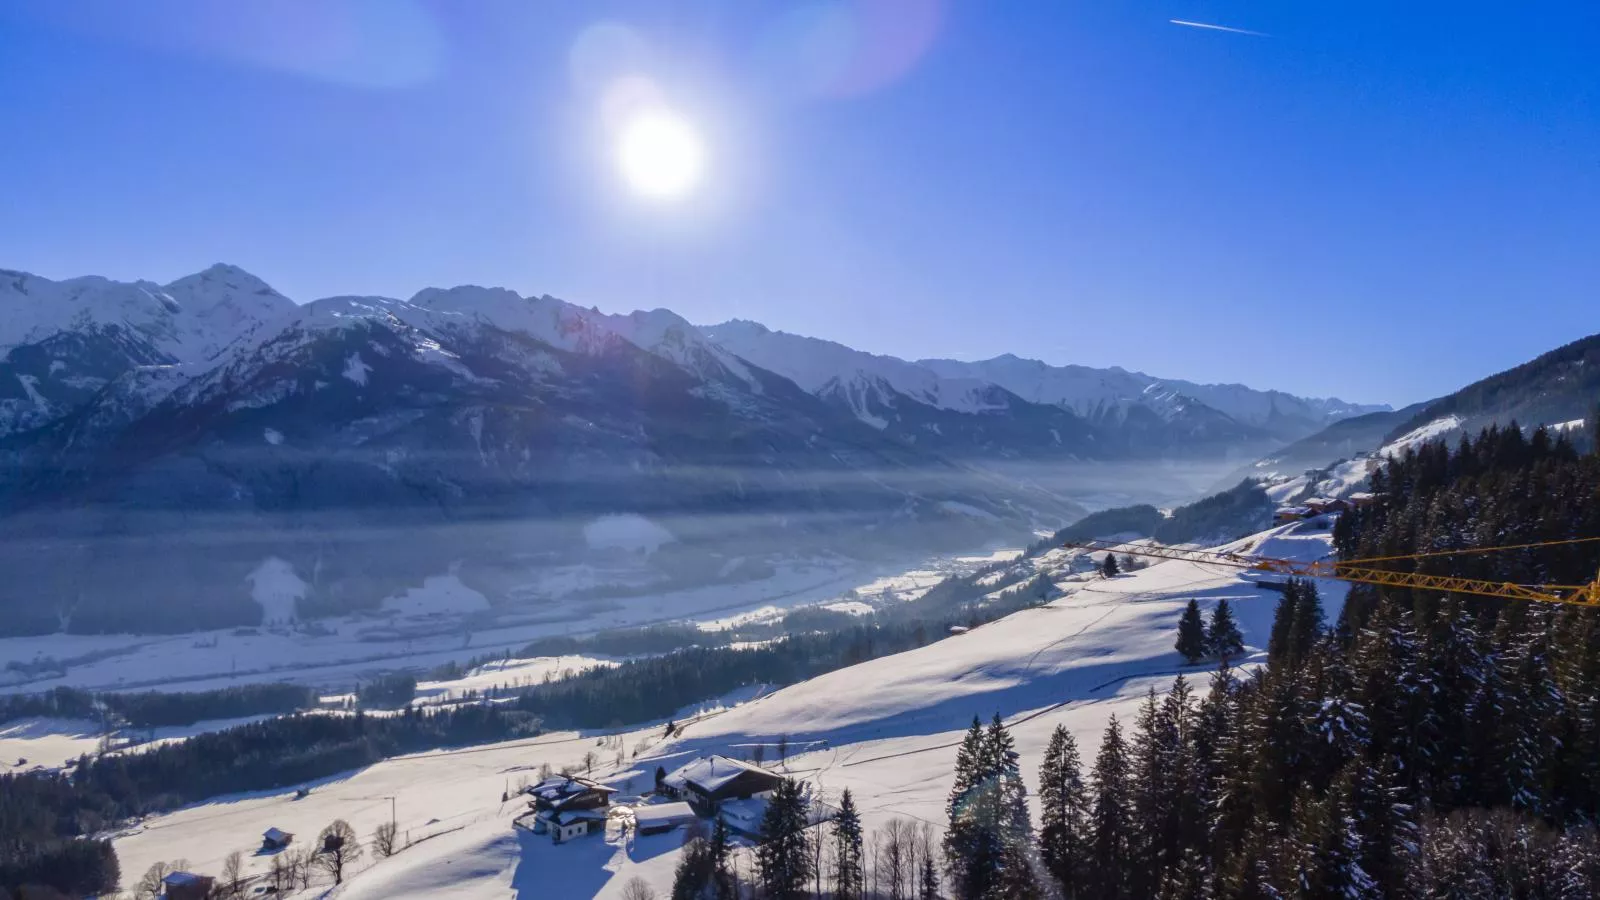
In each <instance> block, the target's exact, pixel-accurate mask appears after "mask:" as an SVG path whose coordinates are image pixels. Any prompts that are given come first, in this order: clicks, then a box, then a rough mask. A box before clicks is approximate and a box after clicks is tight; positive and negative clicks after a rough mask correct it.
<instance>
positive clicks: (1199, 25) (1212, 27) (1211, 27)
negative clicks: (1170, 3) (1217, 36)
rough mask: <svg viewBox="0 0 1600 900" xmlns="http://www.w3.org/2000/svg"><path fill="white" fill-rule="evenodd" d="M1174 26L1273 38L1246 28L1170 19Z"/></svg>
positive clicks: (1262, 32)
mask: <svg viewBox="0 0 1600 900" xmlns="http://www.w3.org/2000/svg"><path fill="white" fill-rule="evenodd" d="M1167 21H1168V22H1171V23H1172V24H1174V25H1183V26H1185V27H1187V28H1205V29H1207V30H1210V31H1226V32H1228V33H1229V34H1248V35H1250V36H1251V37H1271V36H1272V35H1270V34H1267V33H1266V32H1264V31H1250V30H1249V29H1246V28H1229V27H1228V26H1226V25H1212V24H1210V23H1209V22H1186V21H1184V20H1183V19H1168V20H1167Z"/></svg>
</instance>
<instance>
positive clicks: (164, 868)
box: [133, 862, 172, 900]
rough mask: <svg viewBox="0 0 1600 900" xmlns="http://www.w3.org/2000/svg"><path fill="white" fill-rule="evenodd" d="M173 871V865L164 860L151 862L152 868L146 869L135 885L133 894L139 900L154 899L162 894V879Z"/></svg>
mask: <svg viewBox="0 0 1600 900" xmlns="http://www.w3.org/2000/svg"><path fill="white" fill-rule="evenodd" d="M171 871H172V867H171V866H169V865H167V864H166V863H164V862H156V863H151V864H150V868H148V869H145V870H144V874H143V875H141V876H140V877H139V882H138V883H137V884H135V885H134V886H133V896H134V897H135V898H137V900H153V898H155V897H159V896H161V892H162V891H163V890H164V887H163V885H162V884H161V879H163V878H165V877H167V873H168V872H171Z"/></svg>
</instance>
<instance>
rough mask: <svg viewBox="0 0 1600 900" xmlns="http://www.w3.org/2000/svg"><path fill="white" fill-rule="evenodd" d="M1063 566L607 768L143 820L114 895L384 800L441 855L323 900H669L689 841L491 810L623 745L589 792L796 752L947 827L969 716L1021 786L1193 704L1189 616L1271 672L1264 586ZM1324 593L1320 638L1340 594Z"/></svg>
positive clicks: (1318, 535) (460, 773) (1300, 528)
mask: <svg viewBox="0 0 1600 900" xmlns="http://www.w3.org/2000/svg"><path fill="white" fill-rule="evenodd" d="M1227 549H1229V550H1232V551H1236V552H1245V553H1251V552H1256V553H1261V554H1264V555H1271V556H1277V557H1287V558H1294V559H1300V560H1314V559H1318V558H1321V557H1323V556H1325V555H1327V554H1328V553H1329V552H1331V545H1330V537H1329V534H1328V532H1327V531H1326V530H1319V529H1316V528H1315V527H1314V526H1312V524H1311V523H1307V522H1301V523H1296V524H1293V525H1287V526H1283V527H1281V528H1276V529H1272V530H1270V531H1266V532H1262V533H1261V534H1258V535H1255V536H1253V537H1250V538H1247V539H1244V540H1242V541H1238V542H1235V543H1233V544H1229V545H1227ZM1070 562H1071V554H1069V553H1067V552H1065V551H1057V552H1054V553H1051V554H1046V555H1045V556H1043V557H1040V558H1039V559H1038V560H1036V561H1035V564H1036V565H1038V566H1039V567H1040V568H1041V569H1042V570H1044V571H1054V572H1056V573H1057V575H1058V577H1059V581H1058V582H1057V583H1058V587H1059V588H1060V590H1061V596H1060V597H1059V598H1057V599H1055V600H1053V601H1052V602H1050V603H1049V604H1047V605H1045V606H1042V607H1039V608H1035V609H1030V610H1026V611H1023V612H1019V613H1016V614H1014V615H1011V616H1009V617H1007V618H1005V619H1002V620H999V621H997V622H993V623H990V624H988V625H984V626H982V627H979V628H976V629H973V630H972V631H970V632H968V633H966V634H962V635H958V636H952V637H950V638H947V639H945V640H941V641H938V642H936V643H932V644H929V645H927V646H925V647H922V648H919V649H917V650H913V651H909V652H906V653H901V654H898V655H894V656H889V657H884V658H881V659H876V660H871V661H869V662H865V663H862V664H859V665H856V666H853V667H850V668H847V669H842V670H839V671H836V672H832V673H829V674H827V675H823V676H821V677H818V678H816V679H813V680H811V681H808V682H804V683H801V684H797V685H793V686H790V687H787V688H784V689H782V690H778V691H775V692H772V693H770V694H768V695H766V696H763V697H760V698H759V699H755V700H751V701H749V702H745V703H742V704H740V705H737V706H734V707H732V708H729V709H726V710H723V711H716V712H712V713H711V714H708V715H704V716H701V717H698V718H696V719H694V720H693V721H690V722H688V723H687V724H685V725H684V727H683V728H682V729H681V731H680V732H679V734H678V735H677V736H675V737H673V738H671V739H662V738H661V737H660V736H661V732H662V729H661V728H660V727H659V726H651V727H648V728H640V729H636V730H633V731H630V732H628V733H626V734H623V735H621V736H619V737H618V738H616V739H613V743H611V745H610V746H608V747H607V748H604V749H602V748H599V747H597V746H596V740H598V739H599V737H598V736H596V735H578V734H572V733H567V734H559V735H556V734H552V735H547V736H542V737H539V738H536V739H531V740H526V741H516V742H510V743H506V744H498V745H492V746H488V747H479V748H470V749H467V750H460V751H446V752H437V753H429V754H420V755H417V756H412V757H406V758H402V759H396V760H390V761H386V762H384V763H380V764H378V765H375V766H372V767H370V768H368V769H365V770H362V771H360V772H357V773H354V774H352V775H349V776H347V777H344V778H340V779H333V780H330V781H329V782H328V783H327V784H324V785H321V786H318V787H317V788H316V789H315V790H314V791H313V793H312V794H311V795H310V796H309V797H307V798H305V799H304V800H299V801H296V800H292V799H291V797H292V794H277V795H273V796H261V797H249V798H238V799H232V800H227V801H223V802H216V803H208V804H204V805H201V806H197V807H193V808H190V809H186V810H182V811H179V812H176V813H172V814H168V815H163V816H157V817H153V818H152V819H150V820H149V821H147V822H145V823H144V825H143V827H142V828H140V829H139V830H137V831H136V832H134V833H131V834H129V835H126V836H123V837H120V838H118V840H117V845H116V846H117V851H118V853H119V854H120V855H121V856H122V859H123V872H124V876H125V880H126V881H129V882H130V883H131V881H132V880H133V879H136V878H137V877H138V875H139V874H140V873H141V872H142V871H143V870H144V868H145V867H146V866H148V865H149V864H150V862H152V861H154V860H157V859H171V858H176V857H179V856H186V857H188V858H189V859H190V860H191V862H193V863H194V864H195V867H196V868H198V869H200V870H215V869H216V868H217V867H218V866H220V861H221V859H222V857H223V856H225V855H226V853H227V852H228V851H229V850H230V849H245V850H247V851H248V850H249V849H251V848H253V847H254V846H255V844H256V843H257V842H258V840H259V834H260V832H261V831H263V830H265V829H266V828H267V827H269V826H276V827H279V828H283V829H285V830H289V831H296V832H297V833H300V834H314V833H315V832H316V831H317V830H318V829H320V828H321V827H322V826H323V825H325V824H326V823H327V822H329V821H331V820H332V819H333V818H335V817H341V816H342V817H344V818H346V819H349V820H350V821H351V823H352V824H353V825H355V827H356V830H357V831H358V832H360V833H361V834H362V835H367V834H370V833H371V830H372V828H373V827H375V826H376V825H377V824H378V823H379V822H381V821H384V820H386V819H387V817H388V815H389V802H388V800H386V799H384V798H386V797H388V796H394V797H397V798H398V799H397V806H398V809H399V820H400V824H401V830H402V833H404V832H406V831H408V830H409V831H411V832H412V834H413V839H414V840H415V838H416V837H417V836H418V835H424V834H438V835H439V836H438V837H433V838H430V839H429V840H426V841H423V842H421V843H418V844H416V845H414V846H412V847H410V848H408V849H406V850H405V851H404V852H402V853H400V854H399V855H397V856H395V857H393V858H392V859H388V860H383V861H378V862H372V861H370V860H369V861H367V862H365V863H364V865H366V866H367V868H365V869H364V870H363V871H362V872H360V873H359V874H357V875H356V876H355V877H353V878H351V879H350V880H349V881H347V883H346V884H345V885H344V886H343V887H342V888H340V889H339V890H338V891H335V892H334V893H333V894H332V895H330V896H336V897H341V898H376V897H385V898H418V900H420V898H425V897H460V898H478V897H483V898H489V897H523V898H531V897H535V896H539V897H552V896H559V897H569V896H570V897H581V896H591V895H593V896H602V897H617V896H620V894H621V891H622V888H623V885H624V884H625V883H626V882H627V881H628V880H629V879H630V878H633V877H635V876H637V877H641V878H644V879H645V880H646V881H647V882H649V883H650V884H652V886H654V887H655V888H656V890H657V891H658V892H659V893H662V894H665V893H666V892H667V890H668V889H669V888H670V886H671V879H672V872H673V868H674V866H675V865H676V858H677V855H678V846H679V844H680V842H681V834H679V833H669V834H666V835H661V836H655V837H649V838H638V839H634V840H630V841H627V842H623V841H622V840H621V838H620V837H619V836H618V835H617V834H615V833H612V834H610V835H608V836H607V837H606V838H604V839H602V838H593V837H591V838H586V839H581V840H576V841H573V842H571V843H568V844H565V845H562V846H553V845H551V844H550V843H549V842H548V841H547V840H545V839H544V838H534V837H530V836H526V835H522V834H519V833H516V832H515V831H514V829H513V828H512V827H511V818H512V817H513V816H514V815H515V814H516V812H518V811H520V804H517V803H514V802H513V803H510V804H502V803H501V802H500V793H501V791H502V790H503V789H504V788H505V786H506V785H511V786H512V787H513V788H514V787H515V784H516V783H517V781H518V779H519V778H525V777H528V778H531V777H532V776H533V775H534V774H535V772H536V770H537V768H538V767H539V766H540V765H541V764H543V763H549V764H550V765H552V766H554V767H556V768H559V767H560V766H562V765H570V764H574V763H576V762H578V761H579V760H581V759H582V757H583V755H584V754H585V753H586V752H589V751H591V750H593V751H596V752H599V753H600V754H601V756H602V759H605V760H610V759H612V758H613V757H614V755H615V749H614V748H615V747H616V746H621V747H623V748H625V749H626V750H627V751H628V753H629V754H630V755H631V754H632V753H633V751H635V750H637V751H638V753H637V756H636V757H635V758H634V759H632V760H631V761H630V762H628V763H626V764H624V765H623V766H620V767H615V766H613V765H612V764H611V763H609V762H606V763H602V765H601V766H600V767H598V768H597V769H596V770H595V775H596V777H599V778H601V779H603V780H606V781H608V782H609V783H611V784H612V785H613V786H615V787H618V788H619V789H620V790H621V792H622V795H624V796H625V795H627V794H630V793H637V792H638V791H640V790H641V789H643V788H645V787H646V786H647V785H648V784H649V783H650V782H651V780H652V777H653V773H654V771H655V769H656V767H657V766H665V767H666V768H667V769H668V770H671V769H673V768H675V767H676V766H679V765H682V764H683V763H685V762H688V761H690V760H692V759H694V758H696V757H697V756H700V755H702V754H707V753H727V754H730V755H735V756H739V757H741V758H747V757H748V756H749V755H750V750H751V748H752V747H753V746H754V745H756V744H765V745H767V747H768V752H767V754H766V755H767V758H768V759H769V760H772V759H773V758H775V757H776V753H775V752H774V751H773V748H772V745H773V744H776V743H777V741H778V739H779V738H780V737H786V738H787V740H788V743H789V746H790V747H791V753H790V755H789V757H788V759H787V760H786V761H785V762H784V763H782V764H780V768H783V769H787V771H788V772H790V773H791V774H793V775H794V776H795V777H798V778H803V779H805V780H806V781H808V782H809V783H810V787H811V790H812V792H813V795H814V796H817V797H820V798H821V799H823V800H825V801H826V800H835V799H837V797H838V795H839V793H840V792H842V791H843V790H844V789H846V788H849V789H850V790H851V791H852V793H853V794H854V795H855V797H856V800H857V804H858V805H859V806H860V808H861V809H862V810H863V818H864V820H865V822H866V824H867V826H868V827H869V828H877V827H881V826H882V825H883V824H884V823H886V822H887V821H888V820H890V819H892V818H895V817H902V818H907V819H911V820H914V821H919V822H928V823H930V824H931V825H933V826H934V827H935V828H939V827H941V826H942V822H943V819H944V804H945V797H946V794H947V793H948V791H949V789H950V783H951V776H952V770H953V766H954V762H955V753H956V746H957V744H958V743H959V741H960V739H961V737H962V734H963V732H964V730H965V729H966V727H967V725H968V724H969V723H970V722H971V721H972V718H973V716H979V717H981V718H983V719H985V720H987V719H988V718H989V717H990V716H992V715H993V714H995V713H996V712H998V713H999V714H1000V715H1001V716H1003V717H1004V719H1005V720H1006V722H1007V723H1008V724H1009V726H1010V728H1011V731H1012V733H1013V735H1014V737H1015V739H1016V742H1017V748H1018V751H1019V752H1020V753H1021V755H1022V759H1023V767H1024V771H1025V772H1026V774H1027V775H1028V777H1029V779H1030V781H1031V780H1032V778H1033V777H1034V774H1035V772H1036V770H1037V768H1038V765H1039V762H1040V761H1041V760H1042V758H1043V755H1044V748H1045V745H1046V743H1047V741H1048V739H1049V735H1050V732H1051V731H1052V730H1053V729H1054V728H1055V727H1056V726H1057V725H1058V724H1060V725H1065V726H1066V727H1067V728H1068V729H1070V730H1071V731H1072V732H1073V733H1074V735H1075V737H1076V738H1077V739H1078V741H1079V744H1080V749H1081V751H1082V754H1083V757H1084V760H1085V765H1086V766H1087V765H1088V763H1089V762H1091V761H1092V759H1093V757H1094V754H1095V752H1096V750H1097V748H1098V746H1099V742H1100V734H1101V732H1102V731H1103V730H1104V728H1105V726H1106V723H1107V721H1108V720H1109V719H1110V717H1111V716H1112V715H1117V716H1118V717H1119V718H1122V719H1131V717H1132V716H1133V715H1134V713H1135V712H1136V710H1137V707H1138V705H1139V703H1140V702H1141V700H1142V698H1143V696H1144V694H1145V692H1146V691H1147V690H1149V689H1150V688H1155V689H1156V690H1158V691H1164V690H1165V689H1166V688H1167V687H1168V686H1169V685H1170V683H1171V680H1172V678H1173V677H1174V676H1175V675H1177V674H1179V673H1180V672H1181V673H1184V674H1187V675H1188V676H1189V677H1190V678H1191V679H1192V680H1193V681H1194V682H1195V686H1196V688H1197V689H1198V690H1200V691H1202V692H1203V691H1204V690H1205V688H1206V685H1207V681H1208V678H1209V667H1207V666H1205V665H1201V666H1186V665H1184V663H1183V661H1182V659H1181V658H1180V657H1179V656H1178V654H1177V653H1176V651H1175V650H1174V649H1173V646H1172V645H1173V639H1174V635H1175V633H1176V628H1177V622H1178V618H1179V616H1180V615H1181V613H1182V611H1183V608H1184V606H1185V604H1186V603H1187V601H1188V600H1189V599H1190V598H1195V599H1198V600H1199V601H1200V603H1201V605H1202V607H1203V608H1206V609H1208V610H1209V608H1210V607H1211V606H1213V605H1215V603H1216V601H1218V600H1220V599H1222V598H1227V599H1228V600H1229V602H1230V603H1231V604H1232V605H1233V608H1234V611H1235V615H1236V616H1237V618H1238V620H1239V625H1240V629H1241V631H1242V632H1243V634H1244V637H1245V641H1246V643H1247V645H1248V650H1247V656H1246V658H1245V659H1244V660H1242V661H1241V664H1243V665H1251V664H1255V663H1259V662H1260V660H1261V659H1262V657H1263V656H1264V651H1263V649H1262V648H1263V647H1264V646H1265V644H1266V638H1267V635H1268V633H1269V631H1270V626H1271V621H1272V614H1273V610H1274V607H1275V605H1276V603H1277V600H1278V597H1279V596H1280V595H1279V594H1277V593H1275V592H1271V591H1267V590H1263V589H1261V588H1259V587H1257V586H1256V584H1255V582H1254V578H1255V576H1252V575H1248V574H1244V573H1241V572H1240V571H1239V570H1237V569H1231V568H1223V567H1218V566H1212V565H1207V564H1203V563H1192V562H1183V561H1167V562H1160V563H1157V564H1154V565H1151V566H1149V567H1148V568H1144V569H1140V570H1137V571H1135V572H1133V573H1129V574H1124V575H1120V576H1117V577H1115V578H1111V579H1104V578H1100V577H1099V576H1098V575H1094V574H1089V573H1081V572H1078V573H1072V574H1066V572H1067V569H1068V568H1070V565H1069V564H1070ZM1079 568H1081V566H1080V567H1079ZM1318 587H1319V590H1320V592H1321V595H1322V598H1323V603H1324V608H1325V610H1326V613H1327V615H1328V617H1329V619H1330V620H1332V619H1333V618H1334V617H1336V616H1337V615H1338V613H1339V609H1340V607H1341V606H1342V603H1343V598H1344V595H1345V585H1343V584H1341V583H1338V582H1321V583H1319V585H1318ZM251 865H252V866H255V867H259V866H264V865H265V863H264V862H261V861H260V860H259V859H255V860H252V863H251Z"/></svg>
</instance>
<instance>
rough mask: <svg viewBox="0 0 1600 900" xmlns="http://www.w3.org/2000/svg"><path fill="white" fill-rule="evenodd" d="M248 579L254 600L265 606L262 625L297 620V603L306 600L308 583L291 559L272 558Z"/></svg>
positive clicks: (247, 577) (247, 576)
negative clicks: (291, 562)
mask: <svg viewBox="0 0 1600 900" xmlns="http://www.w3.org/2000/svg"><path fill="white" fill-rule="evenodd" d="M245 580H246V581H248V582H250V599H252V600H254V601H255V602H256V603H258V604H260V605H261V624H263V625H280V624H287V623H289V622H293V621H294V620H295V618H296V614H295V604H296V603H298V602H299V601H300V599H301V598H303V597H305V595H306V583H305V582H304V581H303V580H301V578H300V576H299V575H297V574H295V571H294V566H292V565H290V564H289V562H288V561H287V560H283V559H279V558H278V557H276V556H269V557H267V558H266V559H265V560H263V561H262V563H261V565H259V566H256V568H255V571H253V572H251V573H250V574H249V575H246V576H245Z"/></svg>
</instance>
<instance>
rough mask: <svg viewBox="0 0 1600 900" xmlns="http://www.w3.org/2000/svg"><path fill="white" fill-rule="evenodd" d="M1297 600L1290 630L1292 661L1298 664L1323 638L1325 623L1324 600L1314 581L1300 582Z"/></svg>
mask: <svg viewBox="0 0 1600 900" xmlns="http://www.w3.org/2000/svg"><path fill="white" fill-rule="evenodd" d="M1298 584H1299V590H1298V592H1297V596H1296V598H1295V606H1294V624H1293V626H1292V627H1291V629H1290V639H1289V641H1290V648H1291V649H1290V651H1289V653H1290V659H1291V662H1293V663H1295V664H1298V663H1300V662H1302V661H1304V660H1305V658H1306V657H1307V656H1309V655H1310V653H1311V648H1312V647H1313V646H1314V645H1315V644H1316V643H1317V641H1318V640H1319V639H1321V637H1322V632H1323V629H1324V627H1325V622H1324V620H1323V615H1322V598H1321V597H1319V596H1317V585H1316V583H1315V582H1313V581H1307V580H1299V582H1298Z"/></svg>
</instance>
